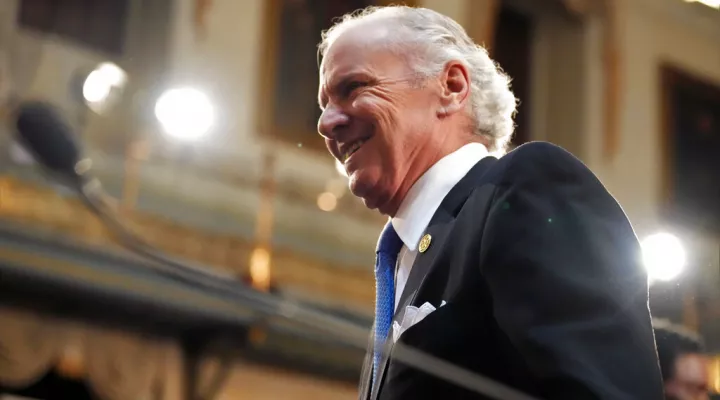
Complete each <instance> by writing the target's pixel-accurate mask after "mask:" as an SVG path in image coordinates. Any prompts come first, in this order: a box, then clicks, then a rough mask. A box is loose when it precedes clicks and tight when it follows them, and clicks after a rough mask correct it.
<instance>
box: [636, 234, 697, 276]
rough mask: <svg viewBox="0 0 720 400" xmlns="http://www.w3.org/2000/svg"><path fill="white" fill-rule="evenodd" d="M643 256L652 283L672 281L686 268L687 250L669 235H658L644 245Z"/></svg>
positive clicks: (649, 237)
mask: <svg viewBox="0 0 720 400" xmlns="http://www.w3.org/2000/svg"><path fill="white" fill-rule="evenodd" d="M641 246H642V255H643V262H644V263H645V268H646V269H647V272H648V277H649V279H650V281H651V282H652V281H656V280H657V281H665V282H667V281H671V280H673V279H675V278H676V277H677V276H678V275H680V273H681V272H682V270H683V269H684V268H685V262H686V260H685V249H684V248H683V245H682V243H681V242H680V239H678V238H677V237H675V236H673V235H671V234H669V233H656V234H653V235H650V236H648V237H646V238H645V239H644V240H643V241H642V243H641Z"/></svg>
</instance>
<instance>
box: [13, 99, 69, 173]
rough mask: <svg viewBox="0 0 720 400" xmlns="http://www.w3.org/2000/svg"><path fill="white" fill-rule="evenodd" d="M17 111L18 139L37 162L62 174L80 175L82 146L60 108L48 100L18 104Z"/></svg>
mask: <svg viewBox="0 0 720 400" xmlns="http://www.w3.org/2000/svg"><path fill="white" fill-rule="evenodd" d="M15 115H16V118H17V119H16V123H15V126H16V128H17V139H18V141H19V142H20V143H21V144H22V145H23V146H24V147H25V149H26V150H28V151H30V152H31V153H32V154H33V155H34V156H35V160H36V161H37V162H39V163H40V164H42V165H43V166H44V167H45V168H47V169H48V170H50V171H51V172H54V173H57V174H60V175H62V176H65V177H73V178H75V177H77V176H78V173H77V171H76V169H75V168H76V166H77V164H78V162H79V161H80V148H79V146H78V144H77V143H76V141H75V135H74V134H73V132H72V129H71V128H70V125H68V123H67V122H66V121H65V120H64V119H63V117H62V116H61V115H60V112H59V111H58V110H56V109H55V108H54V107H53V106H51V105H50V104H47V103H43V102H26V103H21V104H20V105H19V106H18V107H17V108H16V111H15Z"/></svg>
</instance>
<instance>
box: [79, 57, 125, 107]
mask: <svg viewBox="0 0 720 400" xmlns="http://www.w3.org/2000/svg"><path fill="white" fill-rule="evenodd" d="M126 82H127V74H125V71H123V70H122V68H120V67H118V66H117V65H115V64H113V63H102V64H100V65H98V67H97V68H95V69H94V70H93V71H92V72H91V73H90V74H89V75H88V76H87V78H85V82H84V83H83V88H82V93H83V98H85V101H86V102H87V103H88V106H89V107H90V108H91V109H93V110H94V111H96V112H100V111H102V110H103V109H105V108H106V107H107V106H108V105H110V103H112V102H113V101H114V100H117V98H118V94H119V92H120V91H122V88H123V87H124V86H125V83H126Z"/></svg>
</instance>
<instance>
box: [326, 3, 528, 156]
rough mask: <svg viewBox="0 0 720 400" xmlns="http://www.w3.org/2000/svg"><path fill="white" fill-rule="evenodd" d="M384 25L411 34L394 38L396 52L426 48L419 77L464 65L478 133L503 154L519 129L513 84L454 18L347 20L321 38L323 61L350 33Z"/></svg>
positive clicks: (394, 10)
mask: <svg viewBox="0 0 720 400" xmlns="http://www.w3.org/2000/svg"><path fill="white" fill-rule="evenodd" d="M381 19H387V20H389V22H391V26H393V27H397V28H398V29H403V30H405V31H406V32H407V33H409V34H405V35H392V37H393V38H395V39H394V41H393V43H388V44H389V45H391V46H393V48H397V49H398V50H400V49H401V48H404V49H405V50H407V45H416V46H420V47H421V48H423V50H424V53H423V54H422V58H421V57H414V58H415V59H414V60H413V63H412V64H413V68H414V69H415V72H417V73H418V74H419V75H420V76H421V77H424V78H429V77H432V76H437V74H439V73H440V72H442V70H443V68H444V67H445V65H446V63H447V62H448V61H451V60H457V61H460V62H462V63H463V64H464V65H465V66H466V67H467V68H468V70H469V74H470V82H471V85H470V96H471V97H470V117H471V119H472V122H473V126H474V133H475V134H477V135H480V136H482V137H483V138H484V139H485V141H486V142H487V145H488V150H489V151H490V152H495V153H502V152H504V151H505V150H506V147H507V145H508V143H509V142H510V139H511V137H512V134H513V130H514V128H515V125H514V123H513V117H514V115H515V110H516V106H517V100H516V99H515V96H514V95H513V93H512V91H511V90H510V78H509V77H508V76H507V75H505V74H504V73H503V71H502V69H501V68H500V67H499V66H498V65H497V64H496V63H495V62H494V61H493V60H492V59H491V58H490V56H489V55H488V52H487V50H486V49H485V48H484V47H482V46H479V45H477V44H475V42H473V41H472V39H470V37H469V36H468V34H467V32H465V29H463V27H462V26H460V24H458V23H457V22H455V21H454V20H453V19H452V18H450V17H447V16H445V15H442V14H440V13H438V12H436V11H433V10H429V9H427V8H413V7H407V6H389V7H368V8H365V9H362V10H359V11H356V12H353V13H349V14H346V15H344V16H343V17H342V18H340V19H339V21H338V22H337V23H336V24H335V25H334V26H332V27H331V28H330V29H328V30H327V31H325V32H323V34H322V41H321V43H320V45H319V52H320V56H321V57H324V56H325V53H326V52H327V51H328V48H329V47H330V45H331V44H332V43H333V42H334V41H335V40H336V39H337V38H338V37H339V36H340V35H341V34H342V33H343V32H345V31H346V30H347V29H349V28H351V27H353V26H356V25H358V24H359V23H361V22H365V21H369V20H381Z"/></svg>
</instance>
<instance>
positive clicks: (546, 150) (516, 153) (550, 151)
mask: <svg viewBox="0 0 720 400" xmlns="http://www.w3.org/2000/svg"><path fill="white" fill-rule="evenodd" d="M500 160H501V161H502V164H504V169H506V174H505V175H506V176H507V177H510V176H514V175H523V176H524V177H528V178H529V177H537V176H538V175H545V174H560V175H561V176H570V175H576V176H577V175H578V174H579V175H584V176H588V177H589V176H592V177H595V175H594V174H593V173H592V172H590V169H589V168H588V167H587V166H586V165H585V164H584V163H583V162H582V161H580V160H579V159H578V158H577V157H575V156H574V155H572V154H571V153H570V152H568V151H567V150H565V149H563V148H562V147H560V146H557V145H554V144H552V143H548V142H530V143H526V144H523V145H521V146H518V147H517V148H515V149H514V150H512V151H511V152H509V153H507V154H506V155H505V156H503V157H502V158H501V159H500Z"/></svg>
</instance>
